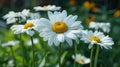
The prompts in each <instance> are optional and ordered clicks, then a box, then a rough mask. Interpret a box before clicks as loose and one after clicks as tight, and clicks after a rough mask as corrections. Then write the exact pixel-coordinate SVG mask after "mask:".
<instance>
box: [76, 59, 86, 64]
mask: <svg viewBox="0 0 120 67" xmlns="http://www.w3.org/2000/svg"><path fill="white" fill-rule="evenodd" d="M77 62H79V63H84V62H85V61H84V59H83V58H78V59H77Z"/></svg>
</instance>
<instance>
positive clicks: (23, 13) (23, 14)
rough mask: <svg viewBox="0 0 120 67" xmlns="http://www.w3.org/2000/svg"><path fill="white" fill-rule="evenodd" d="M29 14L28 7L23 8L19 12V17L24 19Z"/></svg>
mask: <svg viewBox="0 0 120 67" xmlns="http://www.w3.org/2000/svg"><path fill="white" fill-rule="evenodd" d="M29 16H30V10H29V9H24V10H22V11H21V12H20V17H21V18H22V19H24V20H26V18H27V17H29Z"/></svg>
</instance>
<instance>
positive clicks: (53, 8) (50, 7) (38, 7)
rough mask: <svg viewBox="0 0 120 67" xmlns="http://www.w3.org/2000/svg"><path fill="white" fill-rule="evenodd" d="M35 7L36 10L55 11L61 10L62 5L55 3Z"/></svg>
mask: <svg viewBox="0 0 120 67" xmlns="http://www.w3.org/2000/svg"><path fill="white" fill-rule="evenodd" d="M34 9H35V10H36V11H49V10H51V11H55V10H60V9H61V7H57V6H55V5H47V6H43V7H42V6H37V7H34Z"/></svg>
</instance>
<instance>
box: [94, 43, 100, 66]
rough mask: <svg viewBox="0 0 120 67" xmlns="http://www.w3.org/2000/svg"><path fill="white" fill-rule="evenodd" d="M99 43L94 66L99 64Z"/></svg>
mask: <svg viewBox="0 0 120 67" xmlns="http://www.w3.org/2000/svg"><path fill="white" fill-rule="evenodd" d="M99 48H100V47H99V45H97V50H96V54H95V62H94V67H96V66H97V61H98V54H99Z"/></svg>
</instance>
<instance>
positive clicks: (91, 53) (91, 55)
mask: <svg viewBox="0 0 120 67" xmlns="http://www.w3.org/2000/svg"><path fill="white" fill-rule="evenodd" d="M93 50H94V46H93V47H92V49H91V52H90V67H92V57H93Z"/></svg>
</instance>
